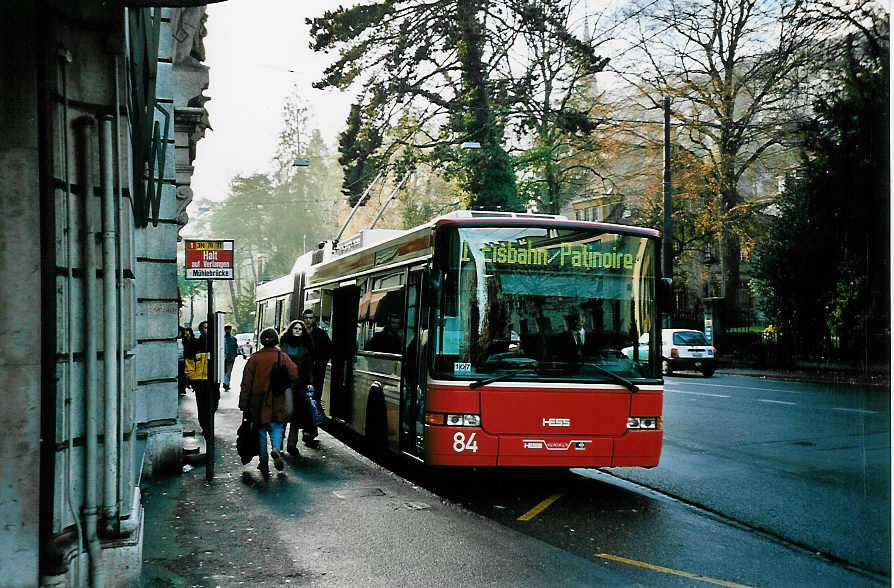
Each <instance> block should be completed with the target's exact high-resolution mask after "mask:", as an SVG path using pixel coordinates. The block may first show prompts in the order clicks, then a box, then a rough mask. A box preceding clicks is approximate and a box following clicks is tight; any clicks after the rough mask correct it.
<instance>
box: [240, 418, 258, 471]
mask: <svg viewBox="0 0 894 588" xmlns="http://www.w3.org/2000/svg"><path fill="white" fill-rule="evenodd" d="M236 452H237V453H238V454H239V457H240V458H241V459H242V465H245V464H247V463H248V462H250V461H251V460H252V459H253V458H254V456H256V455H259V454H260V453H261V444H260V442H259V440H258V430H257V429H256V428H255V425H254V423H253V422H252V421H249V420H244V421H242V424H241V425H239V429H237V430H236Z"/></svg>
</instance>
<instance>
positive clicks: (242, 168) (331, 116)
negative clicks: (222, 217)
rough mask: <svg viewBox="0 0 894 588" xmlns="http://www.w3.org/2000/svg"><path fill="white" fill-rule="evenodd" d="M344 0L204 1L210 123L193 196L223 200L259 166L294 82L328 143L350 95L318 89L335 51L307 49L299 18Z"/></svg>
mask: <svg viewBox="0 0 894 588" xmlns="http://www.w3.org/2000/svg"><path fill="white" fill-rule="evenodd" d="M339 4H342V5H345V6H350V5H352V4H353V2H352V1H351V0H314V1H313V2H304V1H297V0H264V1H263V2H257V1H256V0H227V1H226V2H220V3H217V4H210V5H208V12H207V13H208V20H207V22H206V28H207V30H208V34H207V35H206V37H205V65H207V66H209V67H210V72H209V77H210V80H209V85H208V89H207V90H205V92H204V94H205V96H207V97H209V98H210V100H209V101H208V102H206V104H205V108H206V109H207V110H208V115H209V118H210V121H211V127H212V128H211V129H208V130H206V131H205V137H204V138H203V139H202V140H201V141H199V142H198V145H197V147H196V159H195V161H194V162H193V165H194V167H195V173H194V174H193V177H192V184H191V185H192V189H193V204H192V205H191V208H190V211H191V212H193V211H194V209H195V207H196V204H195V202H197V201H198V200H216V201H220V200H223V199H224V198H225V197H226V195H227V190H228V186H229V183H230V179H231V178H233V177H234V176H236V175H240V174H241V175H245V174H252V173H256V172H261V173H266V172H269V171H271V167H270V162H271V161H272V160H273V155H274V152H275V150H276V137H277V134H278V133H279V131H280V128H281V121H282V105H283V102H284V101H285V98H286V96H288V95H289V93H290V91H291V88H292V86H293V85H297V86H298V88H299V89H300V91H301V93H302V95H303V96H304V97H305V98H306V99H307V100H308V102H309V103H310V106H311V109H312V112H313V116H314V120H315V125H314V126H316V127H317V128H319V129H320V130H321V131H322V133H323V137H324V138H325V139H326V140H327V141H328V142H329V144H330V145H332V146H334V145H335V142H336V140H337V137H338V134H339V133H340V132H341V131H342V130H343V128H344V121H345V118H346V117H347V114H348V110H349V108H350V104H351V101H352V98H353V96H352V94H350V93H348V94H342V93H339V92H337V91H331V90H330V91H321V90H316V89H314V88H313V87H312V86H311V84H312V83H313V82H315V81H317V80H319V79H320V78H321V77H322V72H323V69H324V68H325V67H326V66H327V65H328V64H329V63H330V62H331V61H332V60H333V59H334V55H332V54H330V55H325V54H323V53H314V52H313V51H312V50H311V49H310V48H309V47H308V44H309V42H310V35H309V33H308V29H309V27H308V25H306V24H305V23H304V20H305V18H309V17H310V18H312V17H316V16H320V15H322V14H323V12H324V11H325V10H333V9H335V8H337V7H338V5H339Z"/></svg>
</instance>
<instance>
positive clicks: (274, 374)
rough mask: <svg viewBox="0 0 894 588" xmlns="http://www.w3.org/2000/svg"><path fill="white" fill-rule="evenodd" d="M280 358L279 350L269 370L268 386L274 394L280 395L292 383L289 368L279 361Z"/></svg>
mask: <svg viewBox="0 0 894 588" xmlns="http://www.w3.org/2000/svg"><path fill="white" fill-rule="evenodd" d="M280 358H282V352H281V351H280V352H278V354H277V356H276V363H275V364H274V365H273V369H271V370H270V388H271V389H272V390H273V395H274V396H282V395H283V394H285V392H286V390H288V389H289V387H290V386H291V385H292V379H291V378H290V377H289V370H288V368H286V366H284V365H283V364H282V363H280V361H279V360H280Z"/></svg>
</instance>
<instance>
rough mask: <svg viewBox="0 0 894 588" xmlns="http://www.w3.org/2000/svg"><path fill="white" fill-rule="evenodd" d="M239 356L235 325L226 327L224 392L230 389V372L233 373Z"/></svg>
mask: <svg viewBox="0 0 894 588" xmlns="http://www.w3.org/2000/svg"><path fill="white" fill-rule="evenodd" d="M237 355H239V345H237V344H236V337H234V336H233V325H225V326H224V381H223V387H224V390H229V389H230V372H232V371H233V364H234V363H236V356H237Z"/></svg>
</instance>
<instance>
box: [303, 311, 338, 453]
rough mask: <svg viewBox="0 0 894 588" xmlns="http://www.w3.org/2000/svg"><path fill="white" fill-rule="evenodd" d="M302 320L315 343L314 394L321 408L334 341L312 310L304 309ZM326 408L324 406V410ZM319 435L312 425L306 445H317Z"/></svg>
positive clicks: (306, 432) (305, 433)
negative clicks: (327, 366) (320, 324)
mask: <svg viewBox="0 0 894 588" xmlns="http://www.w3.org/2000/svg"><path fill="white" fill-rule="evenodd" d="M302 318H303V319H304V329H305V330H306V331H307V332H308V334H309V335H310V338H311V341H313V350H314V353H313V356H314V367H313V370H314V372H313V380H312V384H313V393H314V397H315V398H316V399H317V401H319V402H320V406H323V399H322V396H323V381H324V380H325V378H326V365H327V364H328V363H329V357H330V355H331V354H332V341H331V340H330V339H329V335H327V334H326V331H324V330H323V329H321V328H320V326H319V324H318V317H317V316H316V315H315V314H314V311H313V309H312V308H306V309H304V313H303V314H302ZM325 408H326V407H324V406H323V409H324V410H325ZM318 434H319V432H318V431H317V427H316V425H314V424H313V423H311V424H310V426H308V427H307V428H306V429H304V434H303V435H302V437H303V440H304V444H305V445H308V446H313V445H315V444H316V437H317V435H318Z"/></svg>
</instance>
